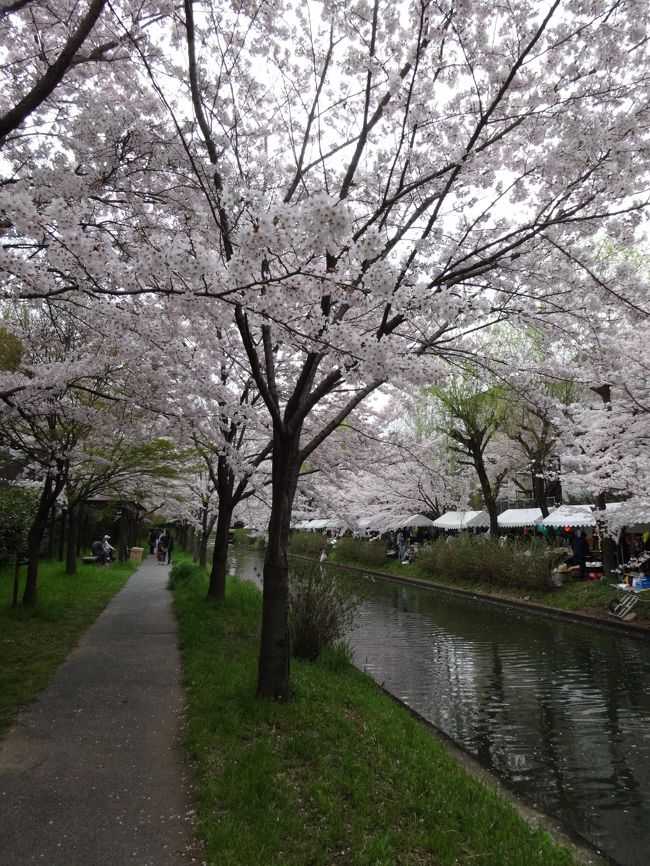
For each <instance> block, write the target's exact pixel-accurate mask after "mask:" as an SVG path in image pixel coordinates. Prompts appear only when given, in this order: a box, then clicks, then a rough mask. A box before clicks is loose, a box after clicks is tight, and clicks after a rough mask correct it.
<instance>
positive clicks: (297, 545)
mask: <svg viewBox="0 0 650 866" xmlns="http://www.w3.org/2000/svg"><path fill="white" fill-rule="evenodd" d="M326 542H327V538H325V537H324V536H322V535H321V534H320V532H292V533H291V535H290V537H289V553H294V554H297V555H298V556H311V557H315V558H318V557H319V556H320V554H321V551H322V549H323V548H324V547H325V544H326Z"/></svg>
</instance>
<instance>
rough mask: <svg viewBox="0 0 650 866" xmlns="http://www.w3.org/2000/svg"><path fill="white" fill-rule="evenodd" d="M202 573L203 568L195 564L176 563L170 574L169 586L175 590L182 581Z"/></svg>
mask: <svg viewBox="0 0 650 866" xmlns="http://www.w3.org/2000/svg"><path fill="white" fill-rule="evenodd" d="M200 571H201V567H200V566H199V565H196V564H195V563H193V562H185V561H183V560H181V561H180V562H175V563H173V565H172V567H171V571H170V572H169V586H170V587H172V588H173V587H175V586H176V585H177V584H179V583H181V582H182V581H186V580H189V579H190V578H191V577H193V576H194V575H196V574H198V573H199V572H200Z"/></svg>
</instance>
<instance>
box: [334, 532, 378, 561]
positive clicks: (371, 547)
mask: <svg viewBox="0 0 650 866" xmlns="http://www.w3.org/2000/svg"><path fill="white" fill-rule="evenodd" d="M336 553H337V556H338V557H340V558H341V559H351V560H354V561H355V562H363V563H365V564H367V565H385V564H386V542H385V541H368V540H367V539H365V538H341V539H340V540H339V543H338V544H337V546H336Z"/></svg>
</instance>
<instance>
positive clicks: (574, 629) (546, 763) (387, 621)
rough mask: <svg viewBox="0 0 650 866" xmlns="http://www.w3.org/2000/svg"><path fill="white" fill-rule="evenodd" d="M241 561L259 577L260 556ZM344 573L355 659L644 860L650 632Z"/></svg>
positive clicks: (565, 813)
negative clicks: (354, 609)
mask: <svg viewBox="0 0 650 866" xmlns="http://www.w3.org/2000/svg"><path fill="white" fill-rule="evenodd" d="M236 556H237V559H238V562H237V572H238V573H239V574H240V575H241V576H242V577H249V578H252V579H256V577H258V576H259V573H260V572H261V567H262V564H261V558H260V556H259V554H257V553H254V552H252V553H249V552H248V551H241V552H238V553H237V554H236ZM347 579H349V580H350V588H351V591H352V592H354V594H355V595H356V596H357V597H358V599H359V601H360V607H359V611H358V615H357V621H356V624H355V627H354V628H353V630H352V631H351V633H350V635H349V640H350V643H351V645H352V647H353V649H354V652H355V663H356V665H357V666H358V667H359V668H361V669H362V670H364V671H367V672H368V673H369V674H370V675H372V676H373V677H374V679H375V680H376V681H377V682H379V683H380V684H382V685H383V686H384V688H386V689H387V690H388V691H389V692H391V693H392V694H393V695H395V696H396V697H398V698H399V699H400V700H401V701H403V702H404V703H405V704H407V705H408V706H409V707H412V708H413V709H414V710H416V711H417V712H418V713H420V714H421V715H422V716H424V717H425V718H426V719H428V720H429V721H431V722H432V723H433V724H434V725H436V726H437V727H438V728H440V729H441V730H442V731H444V732H445V733H446V734H447V735H448V736H450V737H451V738H452V739H453V740H455V741H456V742H457V743H458V744H459V745H460V746H461V747H462V748H463V749H465V750H466V751H467V752H469V753H470V754H472V755H474V756H475V757H476V758H477V759H478V760H479V761H480V763H481V764H482V765H483V766H485V767H486V768H488V769H490V770H492V771H493V772H494V773H495V774H497V775H498V776H500V777H501V778H502V779H503V780H504V781H505V783H506V784H507V786H508V787H509V788H511V790H513V791H515V792H516V793H520V794H522V795H525V796H526V797H527V798H529V799H530V800H532V801H533V802H534V803H535V804H536V805H537V806H538V807H539V808H540V809H541V810H542V811H544V812H546V813H548V814H551V815H555V816H557V817H559V818H561V819H562V821H563V822H564V823H565V824H566V825H567V826H568V827H570V828H572V829H573V830H574V831H575V832H577V833H579V834H580V835H581V836H583V837H584V838H585V839H587V840H589V841H590V842H591V843H592V844H593V845H594V846H595V847H596V848H598V849H599V850H601V851H603V852H605V853H606V854H608V855H609V856H610V857H611V858H612V859H614V860H615V861H616V862H617V863H620V864H621V866H648V864H650V640H648V639H647V638H642V639H641V638H635V637H628V636H626V635H624V634H619V633H614V632H610V631H606V630H604V629H599V628H596V627H593V626H588V625H583V624H577V623H571V622H566V621H563V620H554V619H549V618H546V617H543V616H539V615H534V614H528V613H525V612H521V611H519V610H516V609H513V608H509V607H505V606H500V605H494V604H488V603H485V602H483V601H479V600H474V599H468V598H465V597H459V596H456V595H453V594H450V593H445V592H442V591H430V590H422V589H419V588H413V587H410V586H404V585H402V584H397V583H391V582H388V581H382V580H373V579H372V578H370V577H355V578H349V577H347V576H346V580H347Z"/></svg>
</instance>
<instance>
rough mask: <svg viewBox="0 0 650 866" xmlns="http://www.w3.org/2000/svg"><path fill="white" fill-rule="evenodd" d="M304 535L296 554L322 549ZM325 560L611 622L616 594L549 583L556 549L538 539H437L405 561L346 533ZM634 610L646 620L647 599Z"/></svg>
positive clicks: (319, 541)
mask: <svg viewBox="0 0 650 866" xmlns="http://www.w3.org/2000/svg"><path fill="white" fill-rule="evenodd" d="M308 535H309V533H293V535H292V536H291V541H290V550H291V552H292V553H293V554H294V555H297V556H315V555H316V551H318V552H320V551H321V550H322V548H323V544H324V539H323V537H322V536H321V535H318V534H315V533H311V536H312V539H313V540H312V541H311V544H310V541H307V540H305V536H308ZM310 546H311V547H313V552H312V551H311V550H310ZM379 548H381V551H382V555H381V556H379ZM328 562H329V564H330V565H336V564H338V565H343V566H350V567H353V568H358V569H366V570H369V571H374V572H377V573H381V574H386V575H394V576H395V577H400V578H403V577H408V578H412V579H415V580H422V581H424V582H426V583H432V584H437V585H440V586H444V587H449V588H453V589H461V590H465V591H467V592H471V593H473V594H475V595H486V596H490V597H491V598H502V599H504V600H512V601H519V602H521V601H524V602H526V603H529V604H537V605H543V606H545V607H549V608H554V609H557V610H562V611H567V612H572V613H583V614H587V615H589V616H593V617H595V618H597V619H603V620H606V621H608V622H611V621H612V617H611V616H610V615H609V602H610V601H611V600H612V598H614V596H616V590H615V589H614V588H612V586H611V585H610V584H609V582H608V581H605V580H595V581H592V580H578V579H575V578H570V577H567V576H564V578H563V580H564V582H563V585H562V586H561V587H559V588H550V586H549V580H548V578H549V573H550V569H551V566H552V565H553V564H557V551H555V550H552V549H550V548H548V547H546V546H545V545H542V544H540V545H536V544H532V545H531V544H526V545H522V544H507V545H505V547H501V546H500V545H499V544H498V543H497V542H493V543H490V542H484V541H481V542H476V541H473V540H472V539H462V538H459V539H457V540H456V541H454V542H453V543H452V544H447V543H446V542H445V541H444V539H441V540H439V541H437V542H433V543H432V544H428V545H425V546H424V547H423V548H421V550H420V552H419V553H418V556H417V557H416V558H415V559H414V561H412V562H409V563H408V564H406V565H403V564H402V563H400V562H398V561H396V559H395V558H394V557H393V558H390V557H387V556H386V545H385V544H384V543H383V542H382V543H381V544H380V543H379V542H368V541H366V540H365V539H348V538H344V539H341V541H340V542H339V543H338V544H337V545H336V547H335V549H334V550H333V551H332V553H331V554H330V556H329V558H328ZM635 613H636V615H637V623H638V624H639V625H645V624H650V605H649V604H644V603H643V602H642V603H641V604H638V605H637V606H636V608H635Z"/></svg>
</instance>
